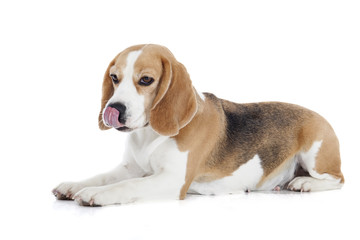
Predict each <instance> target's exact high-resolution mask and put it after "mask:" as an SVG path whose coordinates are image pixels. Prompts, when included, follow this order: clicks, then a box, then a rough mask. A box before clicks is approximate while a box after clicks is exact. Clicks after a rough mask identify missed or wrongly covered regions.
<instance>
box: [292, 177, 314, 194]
mask: <svg viewBox="0 0 360 240" xmlns="http://www.w3.org/2000/svg"><path fill="white" fill-rule="evenodd" d="M314 180H315V181H316V179H314V178H312V177H297V178H294V179H293V180H292V181H291V182H290V183H289V185H288V187H287V188H288V189H289V190H291V191H300V192H310V191H311V190H312V185H313V184H314Z"/></svg>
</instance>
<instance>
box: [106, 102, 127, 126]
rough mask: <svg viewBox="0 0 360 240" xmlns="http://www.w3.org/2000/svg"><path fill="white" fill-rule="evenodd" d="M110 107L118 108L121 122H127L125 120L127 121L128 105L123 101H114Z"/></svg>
mask: <svg viewBox="0 0 360 240" xmlns="http://www.w3.org/2000/svg"><path fill="white" fill-rule="evenodd" d="M109 107H112V108H115V109H116V110H118V112H119V118H118V120H119V123H122V124H125V122H126V118H125V112H126V107H125V105H124V104H122V103H112V104H110V105H109Z"/></svg>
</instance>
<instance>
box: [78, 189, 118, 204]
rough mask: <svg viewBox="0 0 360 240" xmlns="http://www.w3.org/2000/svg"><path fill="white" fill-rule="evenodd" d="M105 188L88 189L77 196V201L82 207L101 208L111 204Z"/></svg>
mask: <svg viewBox="0 0 360 240" xmlns="http://www.w3.org/2000/svg"><path fill="white" fill-rule="evenodd" d="M106 195H107V194H106V191H104V187H87V188H84V189H82V190H81V191H79V192H78V193H76V194H75V196H74V199H75V201H76V202H77V203H78V204H79V205H81V206H90V207H99V206H104V205H108V204H111V202H110V199H109V197H107V196H106Z"/></svg>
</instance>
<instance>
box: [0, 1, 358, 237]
mask: <svg viewBox="0 0 360 240" xmlns="http://www.w3.org/2000/svg"><path fill="white" fill-rule="evenodd" d="M359 13H360V8H359V3H358V2H357V1H314V0H312V1H226V0H222V1H184V0H183V1H179V2H172V1H136V0H135V1H130V0H128V1H1V2H0V26H1V29H0V31H1V36H0V43H1V44H0V68H1V70H0V107H1V118H0V121H1V122H0V123H1V124H0V140H1V144H0V160H1V167H0V178H1V179H0V180H1V181H0V182H1V183H0V184H1V189H0V194H1V198H0V199H1V200H0V201H1V204H0V219H1V230H0V238H1V239H35V238H36V239H247V238H251V239H256V238H277V239H305V238H309V239H315V237H317V238H321V239H339V238H340V239H344V238H346V239H359V237H360V236H359V229H358V228H359V223H358V217H359V215H360V210H359V200H360V199H359V194H358V192H359V184H360V180H359V178H360V174H359V168H360V164H359V156H358V151H359V135H360V131H359V130H360V129H359V121H360V114H359V102H360V97H359V89H360V87H359V84H358V82H359V80H360V47H359V46H360V14H359ZM140 43H157V44H162V45H165V46H167V47H168V48H169V49H170V50H171V51H172V52H173V53H174V55H175V56H176V57H177V59H178V60H179V61H180V62H182V63H183V64H184V65H185V66H186V67H187V69H188V72H189V73H190V75H191V78H192V80H193V84H194V86H195V87H196V88H197V89H198V91H207V92H212V93H215V94H216V95H217V96H218V97H221V98H226V99H229V100H232V101H236V102H256V101H271V100H273V101H284V102H291V103H296V104H299V105H303V106H305V107H308V108H310V109H312V110H315V111H317V112H319V113H320V114H322V115H323V116H324V117H325V118H327V119H328V121H329V122H330V123H331V124H332V125H333V127H334V129H335V131H336V133H337V135H338V137H339V139H340V143H341V153H342V159H343V172H344V175H345V178H346V184H345V186H344V188H343V189H342V190H339V191H330V192H321V193H310V194H295V193H293V194H275V193H250V194H247V195H246V194H237V195H231V196H218V197H205V196H190V197H188V198H187V199H186V200H185V201H162V202H148V203H139V204H131V205H123V206H111V207H103V208H84V207H79V206H78V205H76V204H75V203H74V202H63V201H55V198H54V197H53V196H52V195H51V190H52V188H54V187H55V186H56V185H57V184H58V183H60V182H62V181H65V180H80V179H83V178H86V177H89V176H92V175H94V174H97V173H100V172H104V171H107V170H109V169H111V168H112V167H114V166H116V165H117V164H118V163H119V162H120V161H121V159H120V156H121V155H122V152H123V151H124V139H125V137H126V134H122V133H119V132H117V131H114V130H110V131H104V132H102V131H100V130H98V127H97V116H98V111H99V110H100V109H99V108H100V94H101V84H102V77H103V74H104V72H105V69H106V67H107V65H108V63H109V62H110V61H111V60H112V58H113V57H114V56H115V55H116V54H117V53H118V52H120V51H121V50H123V49H124V48H126V47H128V46H131V45H134V44H140Z"/></svg>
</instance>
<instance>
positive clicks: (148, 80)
mask: <svg viewBox="0 0 360 240" xmlns="http://www.w3.org/2000/svg"><path fill="white" fill-rule="evenodd" d="M153 82H154V79H153V78H152V77H148V76H144V77H142V78H141V79H140V82H139V84H140V85H143V86H149V85H150V84H152V83H153Z"/></svg>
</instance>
